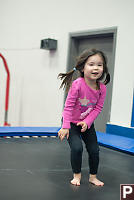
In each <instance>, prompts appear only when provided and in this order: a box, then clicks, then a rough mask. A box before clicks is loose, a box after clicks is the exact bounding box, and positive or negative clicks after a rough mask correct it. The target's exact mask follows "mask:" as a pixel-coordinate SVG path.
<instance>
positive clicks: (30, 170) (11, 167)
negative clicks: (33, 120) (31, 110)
mask: <svg viewBox="0 0 134 200" xmlns="http://www.w3.org/2000/svg"><path fill="white" fill-rule="evenodd" d="M84 149H85V148H84ZM82 166H83V167H82V180H81V186H80V187H77V186H73V185H71V184H70V180H71V178H72V171H71V166H70V149H69V146H68V143H67V141H66V140H64V141H62V142H61V141H60V140H59V139H58V138H57V137H56V138H51V137H47V138H41V137H39V138H36V139H35V138H32V137H31V138H18V139H15V138H10V139H8V138H0V199H1V200H16V199H17V200H37V199H38V200H44V199H46V200H63V199H64V200H78V199H79V200H88V199H90V200H107V199H108V200H119V199H120V184H133V183H134V173H133V166H134V157H133V156H132V155H129V154H125V153H121V152H118V151H115V150H111V149H108V148H105V147H100V166H99V171H98V178H99V179H100V180H102V181H104V183H105V185H104V187H96V186H94V185H92V184H90V183H88V158H87V153H86V150H84V152H83V165H82Z"/></svg>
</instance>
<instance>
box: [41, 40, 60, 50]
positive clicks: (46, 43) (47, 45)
mask: <svg viewBox="0 0 134 200" xmlns="http://www.w3.org/2000/svg"><path fill="white" fill-rule="evenodd" d="M40 48H41V49H46V50H56V49H57V40H54V39H50V38H47V39H44V40H41V46H40Z"/></svg>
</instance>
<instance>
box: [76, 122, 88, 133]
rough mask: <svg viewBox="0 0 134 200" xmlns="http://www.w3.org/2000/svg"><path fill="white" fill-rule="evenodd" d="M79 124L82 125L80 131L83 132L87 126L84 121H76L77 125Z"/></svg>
mask: <svg viewBox="0 0 134 200" xmlns="http://www.w3.org/2000/svg"><path fill="white" fill-rule="evenodd" d="M79 125H80V126H81V127H82V129H81V132H85V131H86V130H87V128H88V126H87V124H86V122H78V123H77V126H79Z"/></svg>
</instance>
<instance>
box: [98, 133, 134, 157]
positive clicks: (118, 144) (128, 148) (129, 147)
mask: <svg viewBox="0 0 134 200" xmlns="http://www.w3.org/2000/svg"><path fill="white" fill-rule="evenodd" d="M97 138H98V142H99V144H100V145H102V146H106V147H109V148H112V149H115V150H120V151H123V152H125V153H129V154H132V155H134V139H132V138H128V137H123V136H118V135H112V134H108V133H100V132H97Z"/></svg>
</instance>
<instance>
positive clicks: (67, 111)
mask: <svg viewBox="0 0 134 200" xmlns="http://www.w3.org/2000/svg"><path fill="white" fill-rule="evenodd" d="M77 98H78V84H77V82H73V83H72V86H71V88H70V90H69V92H68V95H67V98H66V102H65V107H64V111H63V114H62V116H63V124H62V128H64V129H70V122H71V119H72V111H73V107H74V106H75V103H76V99H77Z"/></svg>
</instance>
